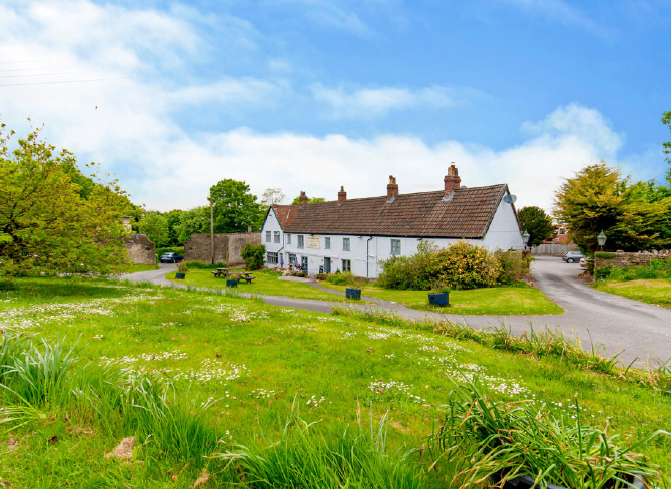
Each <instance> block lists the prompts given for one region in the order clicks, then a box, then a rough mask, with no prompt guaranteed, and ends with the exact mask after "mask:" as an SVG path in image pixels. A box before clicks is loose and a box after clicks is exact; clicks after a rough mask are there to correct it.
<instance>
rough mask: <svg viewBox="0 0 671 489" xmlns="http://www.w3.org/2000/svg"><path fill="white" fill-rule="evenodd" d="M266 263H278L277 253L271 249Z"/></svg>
mask: <svg viewBox="0 0 671 489" xmlns="http://www.w3.org/2000/svg"><path fill="white" fill-rule="evenodd" d="M266 263H268V265H277V253H273V252H272V251H269V252H268V253H267V258H266Z"/></svg>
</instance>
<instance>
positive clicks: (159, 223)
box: [138, 212, 170, 246]
mask: <svg viewBox="0 0 671 489" xmlns="http://www.w3.org/2000/svg"><path fill="white" fill-rule="evenodd" d="M138 229H139V230H140V232H141V233H145V234H146V235H147V237H148V238H149V239H151V240H152V241H153V242H154V244H155V245H156V246H167V245H168V244H170V243H169V242H170V234H169V232H168V219H167V218H166V217H165V216H163V215H161V214H160V213H159V212H147V213H146V214H145V215H144V216H143V217H142V219H140V222H138Z"/></svg>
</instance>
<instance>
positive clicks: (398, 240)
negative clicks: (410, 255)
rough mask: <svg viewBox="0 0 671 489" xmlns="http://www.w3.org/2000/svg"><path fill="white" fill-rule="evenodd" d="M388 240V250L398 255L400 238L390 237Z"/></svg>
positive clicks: (399, 252)
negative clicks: (389, 243) (389, 244)
mask: <svg viewBox="0 0 671 489" xmlns="http://www.w3.org/2000/svg"><path fill="white" fill-rule="evenodd" d="M389 241H390V242H391V246H390V251H389V252H390V253H391V254H392V255H400V254H401V240H400V239H391V240H389ZM394 245H396V246H394ZM394 248H396V249H395V250H394Z"/></svg>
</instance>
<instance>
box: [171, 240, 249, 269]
mask: <svg viewBox="0 0 671 489" xmlns="http://www.w3.org/2000/svg"><path fill="white" fill-rule="evenodd" d="M248 243H252V244H261V233H228V234H223V233H215V234H214V262H215V263H216V262H224V263H228V264H229V265H242V264H243V263H245V260H243V259H242V256H241V253H242V249H243V248H244V247H245V245H247V244H248ZM211 258H212V252H211V243H210V235H209V233H208V234H192V235H191V237H190V238H189V239H188V240H187V241H186V242H185V243H184V260H185V261H191V260H201V261H204V262H205V263H210V262H211Z"/></svg>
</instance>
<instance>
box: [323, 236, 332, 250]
mask: <svg viewBox="0 0 671 489" xmlns="http://www.w3.org/2000/svg"><path fill="white" fill-rule="evenodd" d="M324 249H325V250H330V249H331V238H330V237H325V238H324Z"/></svg>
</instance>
